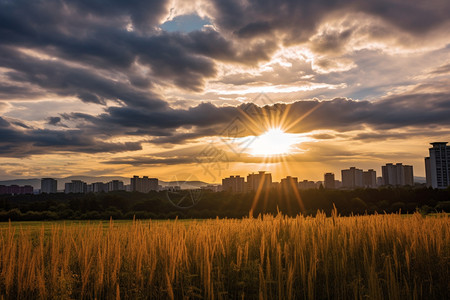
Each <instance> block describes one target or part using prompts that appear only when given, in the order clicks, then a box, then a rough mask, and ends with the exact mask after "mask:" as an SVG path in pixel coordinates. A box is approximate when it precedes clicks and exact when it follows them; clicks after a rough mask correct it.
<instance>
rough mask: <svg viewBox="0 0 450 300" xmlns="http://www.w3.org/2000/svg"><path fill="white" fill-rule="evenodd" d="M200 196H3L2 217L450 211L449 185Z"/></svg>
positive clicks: (125, 216)
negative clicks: (185, 204) (182, 199)
mask: <svg viewBox="0 0 450 300" xmlns="http://www.w3.org/2000/svg"><path fill="white" fill-rule="evenodd" d="M182 193H189V191H184V192H182ZM197 196H198V197H199V198H198V199H199V201H198V203H197V205H195V206H193V207H191V208H189V209H180V208H177V207H175V206H174V205H172V203H171V202H170V201H169V199H168V194H167V193H166V192H150V193H148V194H143V193H127V192H112V193H97V194H93V193H90V194H85V195H84V194H67V195H66V194H50V195H45V194H44V195H19V196H0V221H8V220H13V221H39V220H99V219H103V220H109V219H110V217H112V218H113V219H115V220H117V219H129V220H131V219H133V218H134V217H135V218H136V219H168V218H169V219H174V218H179V219H193V218H194V219H196V218H215V217H216V216H219V217H221V218H223V217H228V218H242V217H244V216H248V215H249V211H252V212H253V216H257V215H258V214H264V213H269V214H273V215H275V214H277V213H278V212H279V211H280V212H282V213H283V214H285V215H288V216H295V215H297V214H299V213H302V214H303V215H315V213H316V212H317V210H323V211H324V212H325V213H326V214H327V215H330V214H331V211H332V210H333V205H336V207H337V209H338V210H339V212H340V213H341V214H342V215H347V216H348V215H351V214H365V213H368V214H373V213H375V212H377V213H380V214H382V213H385V212H387V213H391V212H398V211H401V212H402V213H410V214H412V213H414V212H415V211H416V210H418V211H420V212H421V213H422V214H428V213H435V212H442V211H444V212H450V202H449V199H450V189H446V190H433V189H427V188H416V189H414V188H384V189H359V190H352V191H346V190H325V189H318V190H301V191H300V192H299V193H296V192H295V191H290V192H286V191H283V192H280V191H275V190H274V191H270V192H267V193H262V194H260V195H258V196H256V195H255V193H245V194H230V193H227V192H220V193H213V192H209V191H202V192H201V194H200V195H196V197H197Z"/></svg>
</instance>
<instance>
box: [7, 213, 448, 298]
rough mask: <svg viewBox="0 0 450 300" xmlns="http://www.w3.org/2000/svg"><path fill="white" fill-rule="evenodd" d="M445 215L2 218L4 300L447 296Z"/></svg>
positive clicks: (446, 228)
mask: <svg viewBox="0 0 450 300" xmlns="http://www.w3.org/2000/svg"><path fill="white" fill-rule="evenodd" d="M449 265H450V223H449V217H448V215H446V214H438V215H436V216H435V217H423V216H421V215H420V214H414V215H409V216H406V217H405V216H402V215H399V214H392V215H372V216H355V217H339V216H337V215H336V213H334V215H333V216H332V217H331V218H327V217H326V216H325V215H324V214H322V213H319V214H318V215H317V216H316V217H314V218H313V217H303V216H298V217H296V218H289V217H285V216H282V215H278V216H276V217H273V216H263V217H259V218H246V219H225V220H224V219H220V220H219V219H216V220H192V221H180V220H176V221H133V222H129V223H120V224H116V223H114V222H113V221H111V222H110V223H109V225H108V226H104V225H102V224H101V223H100V222H99V223H88V224H79V225H64V224H55V225H51V226H50V227H43V226H42V227H39V226H28V227H27V226H22V227H21V226H14V224H11V223H10V224H5V226H3V227H2V229H1V233H0V299H18V298H20V299H28V298H33V299H81V298H85V299H114V298H115V299H119V298H121V299H446V297H448V295H449V293H450V291H449V279H450V273H449Z"/></svg>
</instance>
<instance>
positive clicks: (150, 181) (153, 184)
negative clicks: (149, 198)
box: [131, 176, 158, 193]
mask: <svg viewBox="0 0 450 300" xmlns="http://www.w3.org/2000/svg"><path fill="white" fill-rule="evenodd" d="M157 190H158V178H148V176H144V177H142V178H139V176H133V178H131V191H132V192H141V193H148V192H150V191H157Z"/></svg>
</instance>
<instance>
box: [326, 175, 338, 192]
mask: <svg viewBox="0 0 450 300" xmlns="http://www.w3.org/2000/svg"><path fill="white" fill-rule="evenodd" d="M323 184H324V188H326V189H335V188H336V181H335V179H334V173H325V175H324V180H323Z"/></svg>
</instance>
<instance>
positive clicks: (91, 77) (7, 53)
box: [0, 47, 167, 108]
mask: <svg viewBox="0 0 450 300" xmlns="http://www.w3.org/2000/svg"><path fill="white" fill-rule="evenodd" d="M0 65H1V66H3V67H6V68H9V69H11V70H12V71H9V72H7V73H6V76H8V77H9V79H10V80H14V81H16V82H23V83H32V84H35V85H38V86H39V87H41V88H44V89H46V90H47V91H48V92H50V93H55V94H58V95H61V96H77V97H78V98H79V99H80V100H82V101H84V102H94V103H98V104H105V100H113V101H123V102H125V103H127V104H130V105H135V106H143V105H145V106H146V107H149V108H161V107H165V106H166V105H167V104H166V103H165V102H164V101H162V100H159V99H157V98H156V97H155V96H153V95H152V93H150V92H144V91H141V90H137V89H135V88H133V87H131V86H129V85H127V84H126V83H122V82H116V81H114V80H110V79H108V78H105V77H102V76H100V75H97V74H96V73H94V72H92V71H90V70H89V69H85V68H80V67H70V66H67V65H66V64H64V63H62V62H59V61H46V60H40V59H37V58H34V57H30V56H27V55H24V54H21V53H20V52H16V51H13V50H12V49H10V48H6V47H0Z"/></svg>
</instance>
